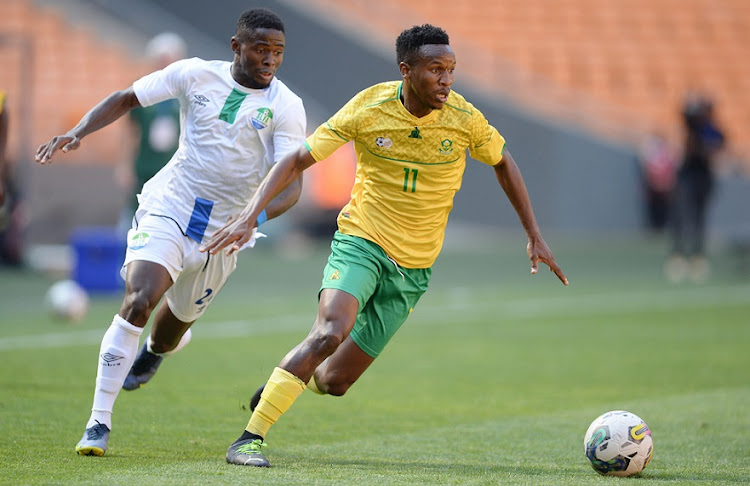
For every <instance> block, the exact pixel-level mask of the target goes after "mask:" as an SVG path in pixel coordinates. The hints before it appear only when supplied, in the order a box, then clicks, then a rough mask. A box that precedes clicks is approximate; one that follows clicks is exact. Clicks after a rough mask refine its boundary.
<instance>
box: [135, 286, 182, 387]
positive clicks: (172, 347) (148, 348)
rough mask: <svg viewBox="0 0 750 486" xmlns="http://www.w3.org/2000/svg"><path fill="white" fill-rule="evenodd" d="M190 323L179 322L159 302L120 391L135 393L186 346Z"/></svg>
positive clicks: (165, 303)
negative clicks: (145, 336)
mask: <svg viewBox="0 0 750 486" xmlns="http://www.w3.org/2000/svg"><path fill="white" fill-rule="evenodd" d="M193 322H195V321H192V322H183V321H181V320H179V319H178V318H177V317H175V315H174V314H173V313H172V310H171V309H170V308H169V304H168V303H167V301H166V299H165V300H164V301H162V303H161V305H160V306H159V308H158V309H157V310H156V315H155V316H154V321H153V323H152V324H151V335H150V336H149V337H148V338H147V339H146V340H145V341H144V342H143V345H142V346H141V349H140V350H139V351H138V356H136V358H135V361H134V362H133V366H132V367H131V368H130V371H129V372H128V376H126V377H125V382H124V383H123V385H122V387H123V388H124V389H125V390H137V389H138V388H140V387H142V386H143V385H145V384H146V383H147V382H148V381H149V380H150V379H151V378H152V377H153V376H154V374H156V370H157V369H159V365H160V364H161V362H162V360H163V359H164V357H165V356H169V355H171V354H174V353H176V352H177V351H179V350H181V349H182V348H184V347H185V346H187V344H188V343H189V342H190V339H191V336H192V335H191V332H190V326H191V325H192V324H193Z"/></svg>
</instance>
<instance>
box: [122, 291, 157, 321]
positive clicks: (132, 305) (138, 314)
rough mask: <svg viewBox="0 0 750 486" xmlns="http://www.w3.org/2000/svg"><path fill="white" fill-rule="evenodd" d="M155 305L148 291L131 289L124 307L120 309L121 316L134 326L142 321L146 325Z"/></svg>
mask: <svg viewBox="0 0 750 486" xmlns="http://www.w3.org/2000/svg"><path fill="white" fill-rule="evenodd" d="M154 307H155V304H152V303H151V299H150V298H149V296H148V294H147V293H146V292H144V291H131V292H128V293H127V294H126V295H125V300H123V303H122V309H120V317H122V318H123V319H125V320H126V321H128V322H129V323H131V324H133V325H134V326H138V325H139V324H141V323H143V325H145V324H146V321H148V318H149V316H150V315H151V311H152V310H153V309H154Z"/></svg>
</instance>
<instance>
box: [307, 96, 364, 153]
mask: <svg viewBox="0 0 750 486" xmlns="http://www.w3.org/2000/svg"><path fill="white" fill-rule="evenodd" d="M361 105H362V93H360V94H358V95H357V96H355V97H354V98H352V99H351V100H349V101H348V102H347V103H346V104H345V105H344V106H343V107H341V109H340V110H339V111H338V112H336V114H334V115H333V116H332V117H331V118H330V119H329V120H328V121H327V122H326V123H323V124H322V125H320V126H319V127H318V128H317V129H316V130H315V132H314V133H313V134H312V135H310V136H309V137H308V138H307V141H306V142H305V146H306V147H307V150H308V151H310V154H311V155H312V156H313V158H314V159H315V160H316V161H318V162H319V161H321V160H323V159H325V158H326V157H328V156H329V155H331V154H332V153H333V152H335V151H336V149H338V148H339V147H341V146H342V145H344V144H345V143H346V142H348V141H350V140H354V139H355V138H357V131H358V126H359V115H361Z"/></svg>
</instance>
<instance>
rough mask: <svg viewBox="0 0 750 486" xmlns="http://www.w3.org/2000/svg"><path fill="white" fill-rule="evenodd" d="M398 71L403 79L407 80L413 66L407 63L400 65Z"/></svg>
mask: <svg viewBox="0 0 750 486" xmlns="http://www.w3.org/2000/svg"><path fill="white" fill-rule="evenodd" d="M398 70H399V71H400V72H401V77H402V78H405V77H406V76H408V74H409V71H411V66H409V65H408V64H406V63H405V62H400V63H398Z"/></svg>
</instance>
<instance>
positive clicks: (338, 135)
mask: <svg viewBox="0 0 750 486" xmlns="http://www.w3.org/2000/svg"><path fill="white" fill-rule="evenodd" d="M326 125H327V126H328V128H329V129H330V130H331V131H332V132H333V133H335V134H336V136H337V137H339V138H340V139H341V140H343V141H344V142H348V141H349V139H347V138H344V137H342V136H341V134H340V133H339V132H337V131H336V130H335V129H334V128H333V127H332V126H331V124H330V123H328V122H326Z"/></svg>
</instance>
